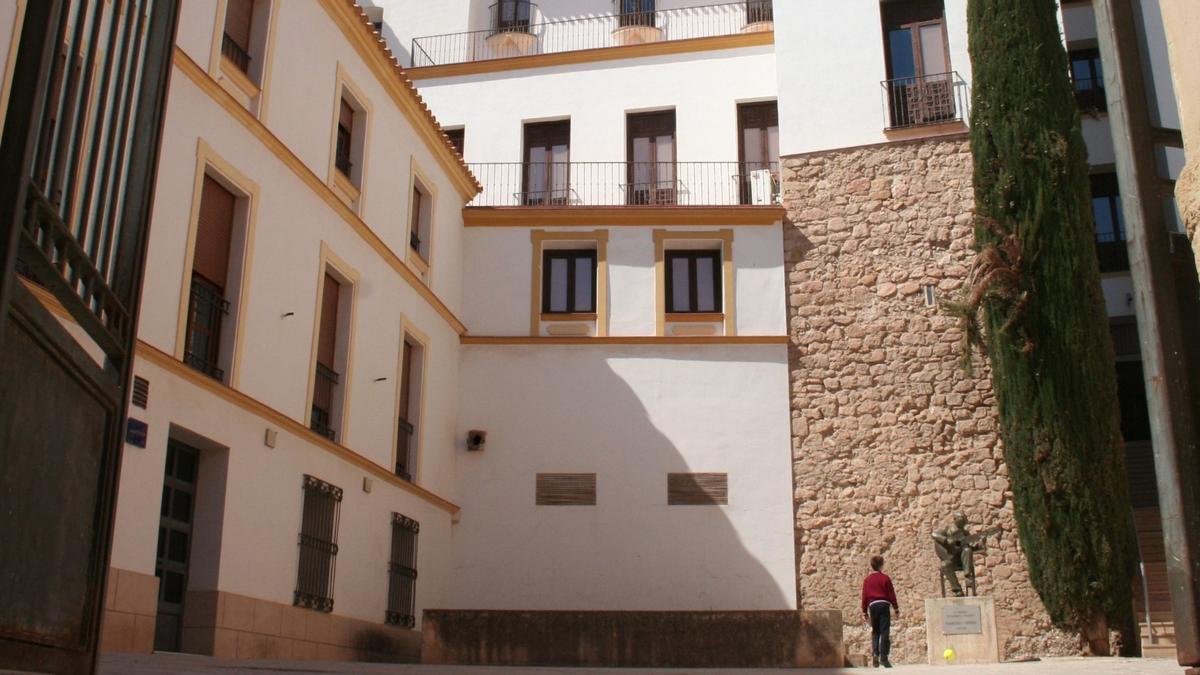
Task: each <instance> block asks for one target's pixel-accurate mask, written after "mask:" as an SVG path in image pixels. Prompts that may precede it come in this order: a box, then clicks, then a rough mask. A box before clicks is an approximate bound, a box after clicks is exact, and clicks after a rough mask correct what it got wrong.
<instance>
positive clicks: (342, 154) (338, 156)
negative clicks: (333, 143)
mask: <svg viewBox="0 0 1200 675" xmlns="http://www.w3.org/2000/svg"><path fill="white" fill-rule="evenodd" d="M352 142H353V135H352V133H351V131H350V130H349V129H347V128H346V127H345V126H343V125H341V124H338V128H337V147H336V148H335V150H334V156H333V164H334V166H335V167H337V170H338V171H341V172H342V175H343V176H345V177H346V178H349V177H350V172H351V171H352V170H353V169H354V164H353V163H352V162H351V161H350V147H351V144H352Z"/></svg>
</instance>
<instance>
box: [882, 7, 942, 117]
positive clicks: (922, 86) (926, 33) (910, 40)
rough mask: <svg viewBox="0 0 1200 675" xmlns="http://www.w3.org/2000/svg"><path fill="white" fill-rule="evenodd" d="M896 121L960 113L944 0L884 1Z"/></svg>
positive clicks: (890, 98)
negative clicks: (957, 109)
mask: <svg viewBox="0 0 1200 675" xmlns="http://www.w3.org/2000/svg"><path fill="white" fill-rule="evenodd" d="M882 14H883V24H884V25H883V28H884V41H885V45H884V46H885V54H886V58H887V72H888V82H887V94H888V108H889V112H890V113H891V120H890V125H891V126H892V127H904V126H912V125H917V124H931V123H937V122H945V121H950V120H953V119H956V118H957V111H956V106H955V104H954V97H953V93H954V92H953V81H952V75H951V73H950V57H949V55H948V49H947V46H946V44H947V41H946V27H945V19H944V17H945V10H944V8H943V5H942V0H890V1H888V2H884V3H883V7H882Z"/></svg>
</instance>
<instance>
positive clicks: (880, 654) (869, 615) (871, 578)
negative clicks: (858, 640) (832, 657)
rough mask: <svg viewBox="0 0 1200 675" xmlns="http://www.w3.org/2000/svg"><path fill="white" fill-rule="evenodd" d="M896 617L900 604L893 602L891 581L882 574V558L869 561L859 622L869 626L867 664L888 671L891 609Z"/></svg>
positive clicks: (894, 600) (894, 591)
mask: <svg viewBox="0 0 1200 675" xmlns="http://www.w3.org/2000/svg"><path fill="white" fill-rule="evenodd" d="M893 608H895V610H896V618H900V604H899V603H897V602H896V589H895V588H893V587H892V580H891V578H890V577H888V575H886V574H884V573H883V556H881V555H877V556H874V557H873V558H871V573H870V574H868V575H867V578H866V579H863V586H862V613H863V620H864V621H868V622H870V624H871V665H872V666H874V667H876V668H878V667H879V666H880V665H882V666H883V667H884V668H891V667H892V663H891V662H890V661H888V654H889V653H890V652H891V651H892V636H891V629H892V609H893Z"/></svg>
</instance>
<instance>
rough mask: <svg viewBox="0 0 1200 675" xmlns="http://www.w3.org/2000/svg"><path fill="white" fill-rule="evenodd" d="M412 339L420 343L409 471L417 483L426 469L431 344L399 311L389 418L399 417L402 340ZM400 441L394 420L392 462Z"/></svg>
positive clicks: (402, 363) (402, 366)
mask: <svg viewBox="0 0 1200 675" xmlns="http://www.w3.org/2000/svg"><path fill="white" fill-rule="evenodd" d="M405 339H412V341H413V342H415V343H417V344H418V345H420V347H421V382H420V383H419V386H420V387H421V391H420V392H419V397H418V400H417V419H416V422H414V423H413V426H414V427H416V429H417V433H416V437H415V438H414V439H413V443H414V445H413V452H412V456H413V463H414V464H416V470H415V471H413V472H412V482H413V483H420V482H421V474H422V473H423V472H424V471H425V453H424V452H423V451H422V450H423V448H424V447H425V400H426V397H425V392H426V391H428V390H429V386H428V384H429V381H430V380H429V347H430V345H431V344H432V342H430V340H429V336H428V335H426V334H425V333H424V332H423V331H421V330H420V329H418V328H417V327H416V325H415V324H414V323H413V322H412V320H411V319H410V318H409V317H408V315H406V314H404V313H403V312H401V314H400V345H399V347H400V349H399V350H398V351H397V353H396V399H395V400H396V403H395V405H394V406H393V410H392V419H393V420H398V419H399V418H400V383H401V382H402V378H403V377H404V359H403V353H404V341H405ZM399 444H400V427H399V426H398V425H397V424H394V423H393V424H392V466H393V467H395V466H396V450H397V449H398V448H399Z"/></svg>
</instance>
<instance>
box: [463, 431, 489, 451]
mask: <svg viewBox="0 0 1200 675" xmlns="http://www.w3.org/2000/svg"><path fill="white" fill-rule="evenodd" d="M485 443H487V432H486V431H479V430H477V429H472V430H470V431H468V432H467V450H470V451H472V452H476V451H479V450H483V446H484V444H485Z"/></svg>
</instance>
